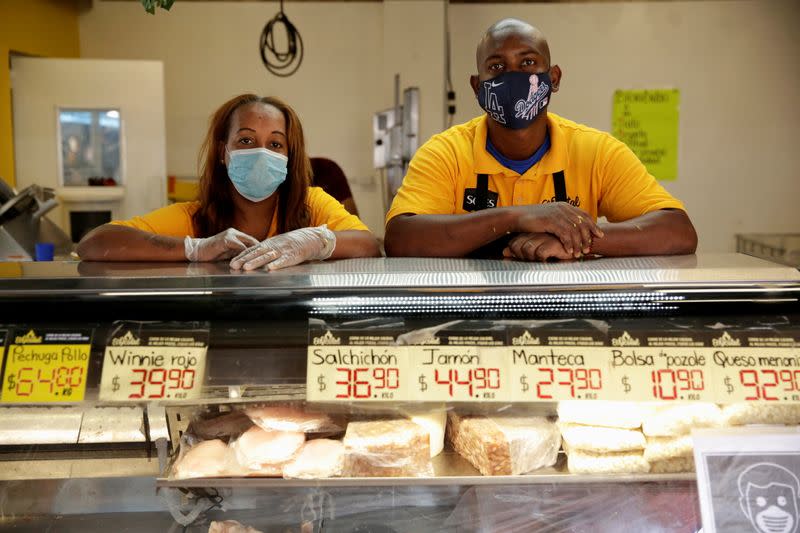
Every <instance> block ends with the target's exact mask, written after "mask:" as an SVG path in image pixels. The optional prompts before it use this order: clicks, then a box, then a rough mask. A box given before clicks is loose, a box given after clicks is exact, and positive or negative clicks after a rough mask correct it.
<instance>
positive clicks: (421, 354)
mask: <svg viewBox="0 0 800 533" xmlns="http://www.w3.org/2000/svg"><path fill="white" fill-rule="evenodd" d="M507 355H508V350H507V349H506V348H502V347H484V346H453V345H443V346H411V347H410V348H409V360H410V362H411V365H412V372H413V376H414V379H413V384H411V385H410V390H411V391H413V393H412V394H411V398H412V399H414V400H418V401H425V402H441V401H451V402H498V401H508V399H509V395H510V391H509V386H508V357H507Z"/></svg>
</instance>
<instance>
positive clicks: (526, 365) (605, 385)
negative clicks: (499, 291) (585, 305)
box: [506, 329, 610, 402]
mask: <svg viewBox="0 0 800 533" xmlns="http://www.w3.org/2000/svg"><path fill="white" fill-rule="evenodd" d="M509 340H510V344H511V346H509V347H507V348H506V358H507V359H508V360H509V363H510V368H511V390H512V393H511V399H512V400H513V401H515V402H539V401H541V402H547V401H557V400H598V399H600V400H602V399H607V398H608V395H609V385H610V382H609V376H608V361H607V357H606V354H605V353H604V351H603V349H602V348H598V347H602V346H603V344H604V339H601V338H599V336H598V335H593V334H592V333H591V332H581V331H575V330H569V329H566V330H554V331H548V332H542V333H539V334H537V335H531V334H530V332H529V331H528V330H523V331H521V332H519V331H516V332H515V331H514V330H512V332H511V335H510V336H509Z"/></svg>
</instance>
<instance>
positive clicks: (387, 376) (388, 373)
mask: <svg viewBox="0 0 800 533" xmlns="http://www.w3.org/2000/svg"><path fill="white" fill-rule="evenodd" d="M372 378H373V379H375V380H376V381H379V382H380V383H379V384H378V385H375V388H376V389H397V388H399V387H400V369H399V368H383V367H376V368H373V369H372Z"/></svg>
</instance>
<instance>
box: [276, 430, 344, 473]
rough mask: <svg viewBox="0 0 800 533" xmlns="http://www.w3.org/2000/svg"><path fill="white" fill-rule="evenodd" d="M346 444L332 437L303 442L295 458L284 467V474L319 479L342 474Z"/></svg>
mask: <svg viewBox="0 0 800 533" xmlns="http://www.w3.org/2000/svg"><path fill="white" fill-rule="evenodd" d="M343 469H344V444H343V443H342V441H338V440H331V439H315V440H310V441H308V442H306V443H305V444H303V447H302V448H301V449H300V453H298V454H297V455H296V456H295V457H294V459H292V460H291V461H290V462H289V463H287V464H286V466H285V467H283V476H284V477H287V478H298V479H318V478H326V477H336V476H341V475H342V470H343Z"/></svg>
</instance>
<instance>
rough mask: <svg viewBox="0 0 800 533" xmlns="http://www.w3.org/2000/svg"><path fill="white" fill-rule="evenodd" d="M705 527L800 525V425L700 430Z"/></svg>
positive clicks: (776, 530) (773, 531)
mask: <svg viewBox="0 0 800 533" xmlns="http://www.w3.org/2000/svg"><path fill="white" fill-rule="evenodd" d="M692 438H693V440H694V457H695V464H696V467H697V486H698V492H699V495H700V510H701V512H702V516H703V531H704V533H715V532H726V531H751V532H758V533H796V532H797V531H800V524H799V523H798V522H800V430H798V428H797V427H783V426H749V427H742V428H737V429H728V430H695V431H694V432H693V433H692Z"/></svg>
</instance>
